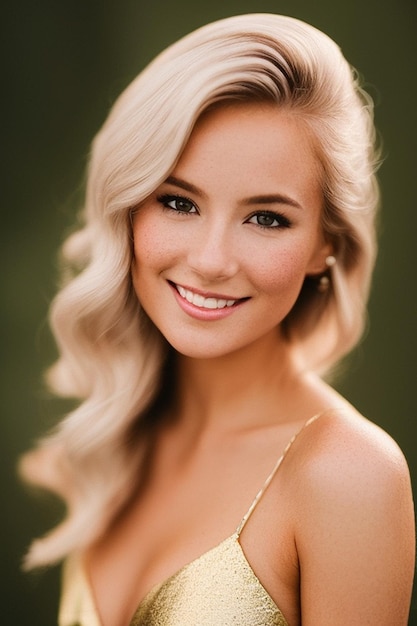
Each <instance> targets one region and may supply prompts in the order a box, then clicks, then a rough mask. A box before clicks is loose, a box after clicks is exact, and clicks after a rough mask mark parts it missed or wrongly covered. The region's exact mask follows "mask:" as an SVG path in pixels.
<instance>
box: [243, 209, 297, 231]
mask: <svg viewBox="0 0 417 626" xmlns="http://www.w3.org/2000/svg"><path fill="white" fill-rule="evenodd" d="M247 221H248V223H249V224H256V226H260V227H261V228H270V229H273V228H289V227H290V226H291V224H290V221H289V220H288V219H287V218H286V217H285V216H284V215H281V214H279V213H274V212H272V211H262V212H259V213H254V215H252V216H251V217H250V218H249V219H248V220H247Z"/></svg>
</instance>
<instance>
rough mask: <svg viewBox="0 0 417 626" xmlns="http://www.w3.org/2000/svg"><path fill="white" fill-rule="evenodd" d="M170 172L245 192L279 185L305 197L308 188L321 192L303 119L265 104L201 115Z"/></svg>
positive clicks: (317, 165) (228, 107)
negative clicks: (233, 187) (240, 189)
mask: <svg viewBox="0 0 417 626" xmlns="http://www.w3.org/2000/svg"><path fill="white" fill-rule="evenodd" d="M174 173H175V174H177V175H178V176H180V177H182V178H184V177H185V178H188V177H190V176H191V177H192V178H193V179H194V178H195V179H196V180H195V181H194V182H195V183H196V184H204V183H206V184H210V185H215V186H216V188H220V187H221V186H222V185H223V186H225V187H227V186H229V187H231V186H236V185H237V186H239V187H241V188H242V189H245V190H247V191H248V193H249V192H253V193H258V192H260V191H264V189H262V188H263V187H265V186H267V187H269V186H270V187H271V191H274V189H273V188H272V187H274V185H275V186H276V185H279V186H284V187H288V188H289V190H290V188H292V189H293V190H294V191H297V193H298V192H300V191H302V193H303V194H304V193H306V191H307V189H306V188H308V187H310V188H313V187H314V188H315V190H316V191H317V189H318V188H320V189H321V180H322V171H321V165H320V160H319V159H318V157H317V154H316V150H315V146H314V141H313V138H312V135H311V133H310V132H309V129H308V127H307V125H306V124H305V123H304V121H303V119H302V118H301V117H300V116H299V115H297V114H296V113H294V112H292V111H291V110H289V109H286V108H285V109H284V108H280V107H278V106H277V105H276V104H269V103H232V104H227V105H220V106H216V107H215V108H214V109H211V110H209V111H207V112H206V113H204V114H203V115H202V116H201V117H200V118H199V120H198V122H197V124H196V125H195V127H194V130H193V132H192V134H191V136H190V139H189V141H188V143H187V145H186V147H185V150H184V151H183V153H182V155H181V157H180V159H179V161H178V164H177V166H176V167H175V169H174ZM190 182H193V181H190ZM259 187H261V189H260V188H259Z"/></svg>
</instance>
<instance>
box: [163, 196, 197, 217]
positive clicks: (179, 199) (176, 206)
mask: <svg viewBox="0 0 417 626" xmlns="http://www.w3.org/2000/svg"><path fill="white" fill-rule="evenodd" d="M158 202H160V203H161V204H163V205H164V207H165V208H166V209H171V210H172V211H176V212H177V213H197V208H196V206H195V204H194V202H192V201H191V200H189V199H188V198H185V197H183V196H173V195H164V196H160V197H159V198H158Z"/></svg>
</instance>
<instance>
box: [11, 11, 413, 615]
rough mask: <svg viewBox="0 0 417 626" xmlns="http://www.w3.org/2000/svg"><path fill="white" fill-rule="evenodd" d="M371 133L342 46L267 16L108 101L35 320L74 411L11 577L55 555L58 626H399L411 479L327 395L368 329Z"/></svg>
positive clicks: (200, 41)
mask: <svg viewBox="0 0 417 626" xmlns="http://www.w3.org/2000/svg"><path fill="white" fill-rule="evenodd" d="M374 135H375V133H374V127H373V120H372V103H371V101H370V99H369V97H368V96H367V95H366V94H365V93H364V92H363V91H362V89H361V88H360V86H359V85H358V81H357V79H356V77H355V75H354V74H353V73H352V71H351V68H350V67H349V65H348V64H347V62H346V61H345V59H344V58H343V56H342V55H341V53H340V51H339V49H338V47H337V46H336V45H335V44H334V43H333V42H332V41H331V40H330V39H329V38H328V37H326V36H325V35H324V34H322V33H320V32H319V31H317V30H316V29H314V28H313V27H311V26H308V25H306V24H304V23H302V22H300V21H298V20H295V19H292V18H288V17H281V16H276V15H246V16H238V17H234V18H229V19H226V20H222V21H220V22H217V23H214V24H211V25H208V26H206V27H204V28H202V29H199V30H198V31H196V32H194V33H192V34H191V35H189V36H187V37H185V38H184V39H182V40H181V41H179V42H178V43H176V44H174V45H173V46H171V47H170V48H168V49H167V50H166V51H165V52H163V53H162V54H161V55H160V56H159V57H157V59H156V60H155V61H154V62H153V63H151V64H150V66H149V67H148V68H147V69H145V71H144V72H142V74H140V75H139V77H138V78H137V79H136V80H135V81H134V82H133V83H132V84H131V85H130V86H129V87H128V89H127V90H126V91H125V92H124V94H122V96H121V97H120V98H119V100H118V101H117V102H116V104H115V106H114V107H113V110H112V111H111V113H110V115H109V118H108V120H107V121H106V123H105V124H104V127H103V129H102V130H101V131H100V133H99V134H98V136H97V137H96V139H95V141H94V145H93V151H92V157H91V163H90V169H89V177H88V188H87V198H86V208H85V215H84V218H83V219H84V225H83V226H82V228H81V229H80V230H79V231H78V232H76V233H75V234H73V235H72V236H71V237H70V238H69V239H68V241H67V242H66V244H65V246H64V257H65V259H66V261H67V266H70V267H72V268H74V272H73V274H72V275H71V276H70V277H68V276H66V284H65V286H64V287H63V288H62V290H61V292H60V293H59V294H58V297H57V298H56V300H55V302H54V304H53V308H52V317H51V319H52V327H53V330H54V333H55V337H56V339H57V342H58V346H59V350H60V359H59V361H58V362H57V364H56V365H55V366H54V368H53V369H52V371H51V374H50V381H51V385H52V388H53V390H54V391H55V393H58V394H62V395H67V396H71V397H75V398H78V399H80V400H81V402H80V404H79V406H78V408H76V409H75V410H74V411H73V412H72V413H70V414H69V416H68V417H67V418H66V419H65V420H64V421H63V422H62V423H61V424H60V425H59V427H58V428H57V429H56V430H55V432H54V433H53V434H52V435H51V436H50V437H49V438H48V439H46V440H45V441H44V442H43V443H42V444H41V446H40V448H39V450H38V451H36V452H34V453H32V454H31V455H29V456H28V457H27V458H26V460H25V461H24V463H23V471H24V473H25V475H26V477H27V478H29V479H30V480H32V481H33V482H35V483H37V484H39V485H42V486H44V487H46V488H49V489H51V490H53V491H55V492H56V493H58V494H59V495H60V496H61V497H62V498H63V499H64V501H65V502H66V503H67V505H68V514H67V517H66V519H65V520H64V522H63V523H62V524H61V525H60V526H58V528H57V529H55V530H54V531H53V532H52V533H51V534H50V535H48V536H47V537H45V538H44V539H42V540H39V541H37V542H35V543H34V544H33V546H32V548H31V550H30V552H29V554H28V557H27V567H35V566H40V565H44V564H48V563H53V562H57V561H59V560H60V559H62V558H63V557H65V558H66V564H65V577H64V588H63V600H62V606H61V611H60V624H61V626H70V625H71V624H76V623H77V624H78V623H79V624H82V626H97V625H103V626H126V625H128V624H131V625H139V624H140V625H143V624H146V625H155V624H161V625H165V626H166V625H168V624H176V625H177V624H178V625H187V626H188V625H192V624H198V625H210V626H215V625H216V626H217V625H219V624H222V625H226V626H228V625H231V624H240V625H246V624H247V625H248V626H249V625H250V626H253V625H256V624H259V625H270V624H278V625H280V626H282V625H287V626H296V625H299V624H303V626H308V625H310V624H311V625H314V626H317V625H318V624H320V626H326V625H329V626H339V625H340V626H341V625H346V624H352V623H354V624H375V625H376V624H378V626H381V625H383V624H387V625H388V624H389V625H392V624H394V623H395V624H396V625H398V626H400V625H402V624H406V622H407V615H408V607H409V599H410V592H411V583H412V572H413V555H414V531H413V512H412V498H411V492H410V484H409V475H408V470H407V466H406V463H405V461H404V458H403V456H402V454H401V452H400V451H399V450H398V448H397V446H396V444H395V443H394V442H393V441H392V440H391V439H390V438H389V437H388V435H386V434H385V433H383V432H382V431H381V430H380V429H379V428H377V427H376V426H375V425H373V424H371V423H370V422H368V421H367V420H366V419H365V418H364V417H362V416H360V415H359V414H358V413H357V412H356V410H355V409H354V408H353V407H352V406H351V405H349V403H348V402H346V400H344V399H342V398H341V397H340V396H339V395H338V394H337V393H336V392H335V391H334V390H332V389H331V388H330V387H329V386H328V385H327V384H326V383H325V382H324V381H323V380H322V378H321V376H323V375H324V374H328V373H329V372H330V369H331V368H334V366H335V365H336V364H337V363H338V362H339V361H340V359H341V358H342V357H343V356H345V355H346V354H347V353H348V352H349V351H350V350H351V349H352V348H353V347H354V345H355V344H356V343H357V342H358V340H359V338H360V336H361V333H362V330H363V325H364V316H365V305H366V299H367V295H368V290H369V281H370V275H371V272H372V267H373V264H374V257H375V242H374V217H375V210H376V205H377V202H378V191H377V185H376V181H375V169H376V165H377V154H376V150H375V141H374ZM66 271H67V270H66ZM255 494H257V495H256V497H255Z"/></svg>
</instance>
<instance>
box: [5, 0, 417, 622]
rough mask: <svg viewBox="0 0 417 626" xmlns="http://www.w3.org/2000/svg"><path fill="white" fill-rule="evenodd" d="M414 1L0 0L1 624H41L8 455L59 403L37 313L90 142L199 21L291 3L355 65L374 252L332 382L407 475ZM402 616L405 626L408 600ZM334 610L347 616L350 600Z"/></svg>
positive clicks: (54, 590) (49, 583) (412, 358)
mask: <svg viewBox="0 0 417 626" xmlns="http://www.w3.org/2000/svg"><path fill="white" fill-rule="evenodd" d="M416 7H417V5H416V4H415V2H414V0H369V1H367V0H345V1H344V2H338V1H337V0H318V1H316V2H312V0H275V1H273V0H269V1H268V0H259V1H256V0H252V1H249V0H241V1H239V2H238V1H236V0H207V2H205V3H197V2H190V1H189V0H176V1H175V2H169V1H167V0H153V1H152V2H144V1H142V2H141V1H140V0H139V1H135V0H121V1H119V2H116V1H114V0H109V1H108V2H94V1H93V0H72V1H69V0H55V1H53V0H49V1H48V0H46V1H45V0H41V1H39V2H33V1H31V0H23V1H20V2H19V0H16V1H15V2H13V3H9V4H8V6H7V7H6V6H4V7H3V9H2V24H3V28H4V33H3V36H2V40H3V43H4V46H5V47H4V50H3V54H2V60H3V62H4V64H3V72H2V83H3V85H2V86H3V89H2V94H3V96H2V99H1V104H2V107H3V116H2V118H3V121H4V128H3V133H2V147H3V168H2V171H3V175H4V176H3V183H2V189H1V192H0V198H1V216H2V227H1V231H0V232H1V237H2V245H1V255H2V263H1V267H2V278H3V292H2V307H1V316H2V323H1V326H0V327H1V331H2V348H1V359H2V362H1V374H2V375H1V384H2V391H1V398H2V419H1V444H2V449H1V455H0V460H1V486H2V500H3V507H2V514H1V537H2V553H1V563H2V572H1V576H2V578H1V587H0V589H1V593H2V594H3V597H4V599H3V602H2V609H1V617H0V622H1V624H2V626H29V625H30V626H48V625H53V624H54V623H55V614H56V610H57V601H58V585H59V572H58V571H57V569H53V570H51V571H48V572H44V573H37V574H35V575H34V574H31V575H29V576H28V575H23V574H21V573H20V571H19V563H20V559H21V555H22V553H23V552H24V550H25V548H26V546H27V544H28V542H29V540H30V538H31V537H32V536H33V535H34V534H39V533H41V532H43V531H44V530H46V529H47V528H48V527H50V526H51V525H52V524H53V523H55V521H56V520H57V518H58V515H59V507H57V506H56V505H54V504H53V503H51V502H50V501H49V500H44V498H41V499H40V500H39V498H35V499H33V498H32V497H29V496H28V494H27V492H26V491H25V490H24V489H22V487H21V485H20V484H19V482H18V480H17V479H16V477H15V464H16V459H17V457H18V456H19V454H20V453H21V452H22V451H24V450H25V449H27V448H28V447H30V446H31V443H32V441H33V440H34V439H35V438H36V437H37V436H38V435H39V434H40V433H41V432H43V431H44V430H45V429H46V428H47V427H49V426H50V425H52V424H53V423H54V420H55V419H56V417H57V415H59V414H61V412H62V410H63V407H62V406H61V405H59V404H57V403H56V402H50V401H49V400H48V398H47V394H46V392H45V391H44V390H43V387H42V383H41V372H42V370H43V369H44V368H45V366H46V365H47V364H48V363H50V361H51V360H52V359H53V355H54V351H53V344H52V341H51V338H50V336H49V334H48V331H47V324H46V315H47V308H48V303H49V301H50V298H51V296H52V294H53V293H54V290H55V280H56V253H57V250H58V246H59V244H60V242H61V240H62V238H63V234H64V233H65V231H66V230H67V229H68V228H69V227H70V225H71V223H72V220H73V216H74V213H75V210H76V209H77V207H78V206H79V204H80V203H81V198H82V185H83V176H84V169H85V164H86V159H87V154H88V151H89V144H90V141H91V139H92V137H93V135H94V133H95V132H96V131H97V130H98V128H99V126H100V125H101V123H102V122H103V121H104V118H105V116H106V113H107V111H108V109H109V107H110V105H111V103H112V102H113V101H114V99H115V97H116V96H117V95H118V93H119V92H120V91H121V90H122V89H123V88H124V87H125V86H126V85H127V84H128V83H129V82H130V80H131V79H132V78H133V77H134V76H135V75H136V74H137V73H138V71H139V70H140V69H141V68H142V67H143V66H144V65H145V64H146V63H147V62H148V61H149V60H151V58H152V57H153V56H154V55H155V54H156V53H157V52H159V51H160V50H161V49H162V48H164V47H165V46H166V45H168V44H169V43H171V42H173V41H174V40H176V39H178V38H179V37H180V36H181V35H183V34H185V33H187V32H188V31H190V30H192V29H194V28H196V27H197V26H200V25H202V24H204V23H207V22H209V21H212V20H215V19H218V18H221V17H226V16H228V15H233V14H235V13H246V12H257V11H259V12H274V13H285V14H288V15H292V16H295V17H299V18H301V19H304V20H305V21H307V22H310V23H312V24H313V25H315V26H317V27H319V28H320V29H322V30H324V31H325V32H326V33H328V34H329V35H330V36H331V37H333V38H334V39H335V40H336V41H337V42H338V43H339V45H340V46H341V47H342V50H343V51H344V53H345V55H346V56H347V58H348V59H349V61H350V62H351V63H352V64H353V65H355V66H356V67H357V68H358V69H359V70H360V72H361V73H362V74H363V75H364V76H365V79H366V83H367V85H368V89H369V91H370V92H371V94H372V95H373V97H374V99H375V101H376V121H377V125H378V128H379V129H380V131H381V133H382V135H383V139H384V146H385V155H386V160H385V163H384V165H383V167H382V169H381V171H380V180H381V186H382V192H383V211H382V219H381V252H380V256H379V261H378V267H377V271H376V277H375V283H374V290H373V293H372V298H371V304H370V320H371V323H370V328H369V331H368V334H367V337H366V340H365V341H364V342H363V343H362V345H361V347H360V348H359V349H358V350H357V351H356V352H355V354H354V356H353V357H352V359H351V361H350V369H349V372H348V374H347V375H346V376H345V377H344V379H343V381H342V382H341V383H340V384H339V385H338V386H339V388H340V389H341V390H342V391H343V393H345V394H346V395H347V397H348V398H349V399H350V400H351V401H352V402H353V403H354V404H356V406H357V407H358V408H359V409H360V410H361V411H362V412H363V413H364V414H365V415H367V416H368V417H369V418H370V419H372V420H373V421H375V422H377V423H378V424H380V425H381V426H382V427H383V428H385V429H386V430H387V431H388V432H389V433H390V434H391V435H392V436H393V437H394V438H395V439H396V440H397V441H398V442H399V444H400V446H401V447H402V449H403V450H404V453H405V455H406V457H407V459H408V461H409V464H410V467H411V472H412V475H413V477H414V483H415V484H416V478H417V452H416V430H417V429H416V418H417V411H416V408H417V406H416V386H417V380H416V371H417V368H416V360H417V358H416V353H417V346H416V325H415V322H416V309H417V306H416V304H417V289H416V282H417V281H416V277H415V270H416V267H415V261H416V255H415V247H416V243H417V242H416V224H417V217H416V196H417V194H416V179H417V172H416V158H415V149H416V144H417V141H416V140H417V136H416V130H417V128H416V126H417V125H416V119H415V117H416V110H417V107H416V95H417V89H416V82H417V81H416V50H417V45H416V26H417V20H416V17H417V8H416ZM172 97H173V98H175V93H173V94H172ZM412 615H413V617H412V618H411V620H410V624H411V625H416V626H417V609H416V608H414V609H413V612H412ZM350 617H351V623H352V624H354V623H355V614H354V607H352V615H351V616H350Z"/></svg>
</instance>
